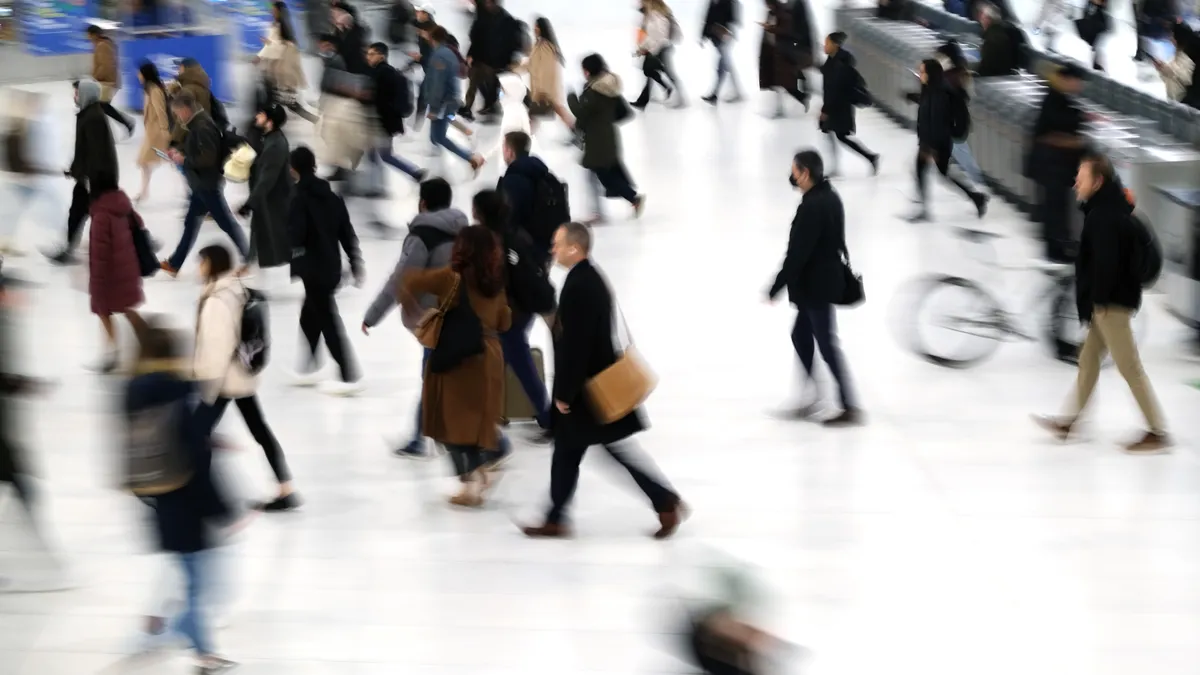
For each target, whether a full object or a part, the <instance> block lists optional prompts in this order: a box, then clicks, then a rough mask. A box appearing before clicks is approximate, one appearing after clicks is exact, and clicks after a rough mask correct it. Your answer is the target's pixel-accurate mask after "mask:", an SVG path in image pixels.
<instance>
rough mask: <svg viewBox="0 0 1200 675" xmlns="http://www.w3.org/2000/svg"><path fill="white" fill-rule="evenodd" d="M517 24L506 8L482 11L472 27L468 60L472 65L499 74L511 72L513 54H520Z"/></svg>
mask: <svg viewBox="0 0 1200 675" xmlns="http://www.w3.org/2000/svg"><path fill="white" fill-rule="evenodd" d="M517 32H518V24H517V20H516V19H514V18H513V16H512V15H511V14H509V13H508V12H507V11H506V10H505V9H504V8H502V7H499V6H496V7H495V8H493V9H492V10H490V11H489V10H480V11H479V12H477V13H476V14H475V21H474V22H473V23H472V24H471V33H470V40H471V47H470V49H468V50H467V57H468V58H470V59H471V60H472V61H473V62H475V63H478V64H481V65H485V66H490V67H491V68H494V69H496V70H508V68H509V66H511V65H512V60H513V54H515V53H517V52H518V51H520V47H521V46H520V44H519V42H518V40H517Z"/></svg>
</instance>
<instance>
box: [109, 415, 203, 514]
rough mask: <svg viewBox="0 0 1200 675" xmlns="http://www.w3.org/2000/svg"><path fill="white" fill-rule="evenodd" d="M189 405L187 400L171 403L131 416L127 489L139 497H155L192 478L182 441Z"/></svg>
mask: <svg viewBox="0 0 1200 675" xmlns="http://www.w3.org/2000/svg"><path fill="white" fill-rule="evenodd" d="M186 406H187V403H186V401H172V402H171V403H167V404H165V405H160V406H155V407H152V408H144V409H142V410H138V411H137V412H134V413H130V414H129V415H128V417H127V420H126V421H127V422H128V424H127V427H126V429H127V433H126V443H125V489H126V490H129V491H130V492H132V493H133V494H135V495H137V496H138V497H156V496H158V495H163V494H166V493H168V492H174V491H175V490H178V489H179V488H181V487H183V486H185V485H187V484H188V481H190V480H191V479H192V461H191V458H190V457H189V456H188V449H187V447H186V445H185V444H184V439H183V424H184V415H185V414H186V411H187V408H186Z"/></svg>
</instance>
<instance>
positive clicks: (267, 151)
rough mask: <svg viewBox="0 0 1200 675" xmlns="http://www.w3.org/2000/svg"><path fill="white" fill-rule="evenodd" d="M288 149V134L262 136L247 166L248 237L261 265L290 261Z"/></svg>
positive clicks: (276, 132)
mask: <svg viewBox="0 0 1200 675" xmlns="http://www.w3.org/2000/svg"><path fill="white" fill-rule="evenodd" d="M290 154H291V151H290V149H289V147H288V140H287V136H284V135H283V132H282V131H278V130H276V131H272V132H271V133H269V134H267V135H266V136H263V139H262V151H261V152H259V153H258V156H257V157H255V158H254V164H252V165H251V166H250V198H249V199H248V200H247V204H249V205H250V208H251V209H252V210H253V212H254V215H253V216H251V218H250V239H251V241H252V242H253V244H254V248H255V250H256V251H257V252H258V264H259V266H260V267H279V266H281V265H286V264H288V263H290V262H291V261H292V244H291V241H290V240H289V237H288V225H287V221H288V207H289V205H290V204H291V200H292V176H291V173H290V172H289V171H288V157H289V155H290Z"/></svg>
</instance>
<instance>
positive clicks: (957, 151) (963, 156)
mask: <svg viewBox="0 0 1200 675" xmlns="http://www.w3.org/2000/svg"><path fill="white" fill-rule="evenodd" d="M950 161H952V162H954V163H955V164H957V165H958V168H960V169H962V170H963V173H965V174H967V178H970V179H971V182H973V183H975V186H976V187H980V188H982V187H983V185H984V182H983V170H981V169H980V168H979V163H978V162H976V161H975V155H974V154H972V153H971V146H969V145H967V142H966V141H963V142H961V143H958V142H955V144H954V148H953V149H952V150H951V151H950Z"/></svg>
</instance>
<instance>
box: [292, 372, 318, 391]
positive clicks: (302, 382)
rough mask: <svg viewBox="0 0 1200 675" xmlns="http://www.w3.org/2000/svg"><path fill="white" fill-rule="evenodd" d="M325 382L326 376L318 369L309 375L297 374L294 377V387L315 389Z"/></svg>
mask: <svg viewBox="0 0 1200 675" xmlns="http://www.w3.org/2000/svg"><path fill="white" fill-rule="evenodd" d="M324 381H325V376H324V375H323V374H321V370H320V369H319V368H318V369H317V370H314V371H311V372H308V373H304V372H297V373H296V374H295V375H294V376H293V377H292V386H293V387H315V386H317V385H319V384H321V383H322V382H324Z"/></svg>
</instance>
